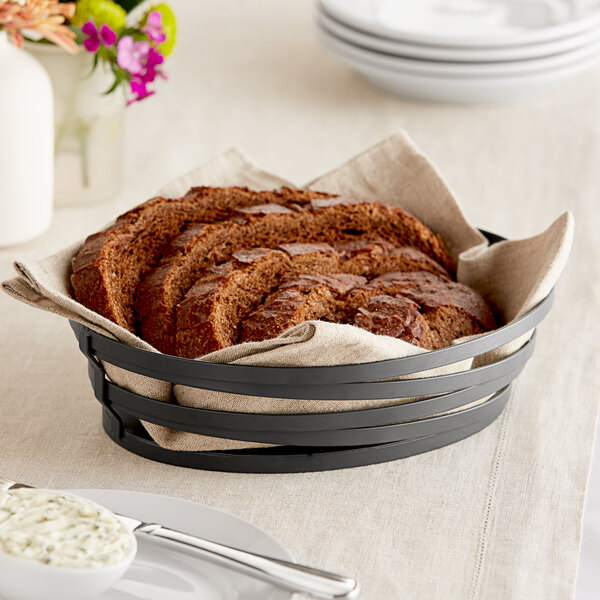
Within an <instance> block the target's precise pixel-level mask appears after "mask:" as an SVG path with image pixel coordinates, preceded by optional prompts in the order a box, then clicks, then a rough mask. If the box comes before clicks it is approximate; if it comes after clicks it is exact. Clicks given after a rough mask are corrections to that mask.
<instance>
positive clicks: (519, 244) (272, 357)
mask: <svg viewBox="0 0 600 600" xmlns="http://www.w3.org/2000/svg"><path fill="white" fill-rule="evenodd" d="M193 185H219V186H227V185H247V186H248V187H252V188H254V189H269V188H273V187H280V186H281V185H290V186H293V184H290V183H289V182H286V181H284V180H283V179H281V178H279V177H276V176H274V175H271V174H269V173H267V172H264V171H262V170H260V169H258V168H257V167H256V166H255V165H253V164H252V163H251V162H250V161H249V160H248V158H246V157H245V155H244V154H243V153H242V152H240V151H239V150H231V151H229V152H228V153H226V154H224V155H223V156H221V157H218V158H216V159H214V160H212V161H210V162H209V163H207V164H205V165H203V166H201V167H199V168H198V169H195V170H194V171H192V172H190V173H188V174H186V175H184V176H183V177H181V178H179V179H177V180H176V181H174V182H172V183H171V184H169V185H167V186H165V187H164V188H163V189H161V190H160V191H159V192H158V194H159V195H165V196H171V197H173V196H179V195H182V194H184V193H185V192H186V191H187V189H188V188H189V187H191V186H193ZM308 187H310V188H312V189H318V190H323V191H328V192H334V193H340V194H346V195H350V196H364V197H368V198H373V199H377V200H380V201H383V202H388V203H390V204H393V205H394V206H398V207H400V208H403V209H405V210H407V211H408V212H410V213H412V214H414V215H415V216H417V217H418V218H420V219H421V220H423V222H425V223H426V224H427V225H429V226H430V227H431V228H432V229H433V230H434V231H436V232H438V233H439V234H440V235H441V236H442V238H443V239H444V242H445V244H446V246H447V248H448V250H449V252H450V253H451V255H452V256H453V258H454V259H455V260H456V261H457V264H458V272H457V277H458V280H459V281H461V282H463V283H466V284H468V285H470V286H472V287H474V288H475V289H477V290H478V291H479V292H480V293H481V294H483V295H484V297H485V298H486V299H487V300H488V301H489V302H490V303H491V304H492V305H493V306H495V307H496V308H497V310H498V311H499V312H500V314H501V315H502V316H503V318H504V319H505V321H506V322H510V321H512V320H514V319H516V318H518V317H519V316H521V315H523V314H525V313H526V312H527V311H529V310H530V309H531V308H533V307H534V306H535V305H536V304H537V303H538V302H539V301H540V300H542V299H543V298H544V297H545V296H546V295H547V294H548V292H549V291H550V290H551V289H552V287H553V286H554V285H555V284H556V282H557V280H558V278H559V276H560V273H561V272H562V269H563V268H564V266H565V263H566V260H567V258H568V254H569V251H570V246H571V241H572V236H573V218H572V216H571V214H570V213H568V212H567V213H565V214H563V215H562V216H561V217H559V218H558V219H557V220H556V221H555V222H554V223H553V224H552V225H551V226H550V227H549V228H548V229H547V230H546V231H544V232H542V233H540V234H538V235H535V236H534V237H531V238H528V239H524V240H517V241H506V242H501V243H499V244H495V245H493V246H491V247H489V246H488V244H487V241H486V240H485V238H484V237H483V236H482V235H481V233H480V232H479V231H477V229H476V228H475V227H473V226H472V225H471V224H470V223H469V222H468V220H467V219H466V217H465V215H464V214H463V212H462V210H461V208H460V206H459V205H458V203H457V201H456V200H455V198H454V197H453V195H452V194H451V192H450V191H449V189H448V187H447V185H446V184H445V183H444V181H443V179H442V178H441V176H440V175H439V173H438V172H437V171H436V169H435V168H434V167H433V166H432V164H431V163H430V162H429V161H428V160H427V159H426V157H425V156H424V155H423V154H421V153H420V152H419V151H418V150H417V149H416V148H415V146H414V145H413V144H412V142H411V141H410V140H409V139H408V137H407V136H406V135H405V134H404V133H398V134H396V135H393V136H391V137H390V138H388V139H386V140H384V141H383V142H381V143H379V144H377V145H376V146H374V147H372V148H370V149H368V150H366V151H365V152H363V153H362V154H360V155H359V156H357V157H355V158H353V159H351V160H350V161H349V162H347V163H345V164H344V165H342V166H341V167H339V168H337V169H335V170H334V171H332V172H330V173H328V174H326V175H324V176H322V177H320V178H318V179H316V180H314V181H312V182H311V183H310V184H309V185H308ZM82 243H83V242H79V243H78V244H75V245H73V246H71V247H69V248H67V249H65V250H63V251H61V252H59V253H57V254H55V255H53V256H51V257H49V258H47V259H45V260H43V261H40V262H38V263H31V264H28V263H22V262H17V263H15V267H16V269H17V272H18V274H19V276H18V277H17V278H15V279H12V280H10V281H6V282H4V283H3V284H2V287H3V289H4V290H5V291H6V292H8V293H9V294H10V295H12V296H13V297H15V298H17V299H19V300H21V301H23V302H26V303H28V304H31V305H32V306H36V307H38V308H42V309H44V310H49V311H51V312H55V313H58V314H62V315H64V316H66V317H68V318H70V319H73V320H76V321H79V322H80V323H83V324H85V325H88V326H89V327H91V328H93V329H95V330H96V331H100V332H101V333H104V334H105V335H108V336H110V337H113V338H115V339H118V340H120V341H122V342H124V343H127V344H131V345H134V346H137V347H140V348H145V349H148V350H152V351H156V350H154V349H153V348H152V347H150V346H149V345H148V344H147V343H146V342H144V341H143V340H141V339H140V338H138V337H136V336H135V335H133V334H131V333H130V332H128V331H126V330H124V329H123V328H121V327H119V326H118V325H116V324H114V323H112V322H111V321H108V320H107V319H105V318H104V317H101V316H100V315H97V314H96V313H93V312H91V311H89V310H88V309H86V308H85V307H84V306H82V305H80V304H79V303H77V302H76V301H75V300H74V299H73V297H72V295H71V287H70V282H69V276H70V273H71V259H72V257H73V256H74V255H75V254H76V253H77V251H78V250H79V248H80V247H81V244H82ZM528 337H529V335H526V336H522V337H521V338H520V339H519V340H516V341H515V342H512V343H511V344H507V345H506V346H505V347H503V348H500V349H498V350H496V351H494V352H491V353H488V354H486V355H485V356H482V357H477V358H476V359H475V362H474V365H473V366H478V365H480V364H484V363H487V362H491V361H493V360H497V359H498V358H501V357H503V356H506V355H508V354H510V353H511V352H514V351H515V350H516V349H518V348H519V347H520V346H521V345H522V344H523V343H524V341H525V340H526V339H527V338H528ZM458 342H460V340H459V341H458ZM421 352H424V350H422V349H421V348H418V347H417V346H413V345H411V344H407V343H405V342H402V341H401V340H397V339H394V338H388V337H386V336H377V335H374V334H371V333H369V332H367V331H364V330H360V329H358V328H355V327H353V326H350V325H339V324H330V323H324V322H309V323H304V324H301V325H298V326H297V327H295V328H292V329H290V330H289V331H287V332H286V333H284V334H283V335H282V336H280V337H279V338H277V339H276V340H268V341H265V342H255V343H248V344H241V345H238V346H235V347H232V348H226V349H224V350H220V351H218V352H214V353H212V354H210V355H207V356H205V357H203V358H202V360H210V361H214V362H221V363H232V364H244V365H256V366H259V365H262V366H322V365H332V364H351V363H355V362H371V361H376V360H384V359H389V358H400V357H403V356H409V355H412V354H417V353H421ZM104 366H105V368H106V371H107V374H108V376H109V377H110V378H111V379H112V380H113V381H114V382H115V383H117V384H118V385H120V386H122V387H124V388H126V389H129V390H131V391H134V392H136V393H140V394H143V395H146V396H149V397H151V398H155V399H160V400H168V399H170V398H171V397H172V396H173V397H174V399H175V400H176V401H177V402H179V403H180V404H183V405H186V406H194V407H200V408H207V409H211V410H228V411H237V412H257V413H258V412H261V413H286V414H292V413H303V412H324V411H333V410H360V409H364V408H374V407H376V406H387V405H392V404H399V403H403V402H407V401H410V400H414V399H396V400H385V401H373V400H357V401H342V402H337V401H328V402H319V401H302V400H281V399H273V398H255V397H248V396H240V395H236V394H224V393H219V392H213V391H208V390H200V389H196V388H189V387H186V386H174V388H173V390H172V389H171V385H170V384H169V383H167V382H162V381H158V380H155V379H151V378H148V377H143V376H140V375H135V374H132V373H130V372H128V371H124V370H122V369H119V368H117V367H114V366H112V365H108V364H105V365H104ZM470 366H471V361H463V362H460V363H455V364H453V365H449V366H448V367H445V368H443V369H435V370H432V371H430V372H427V373H426V375H428V376H432V375H437V374H443V373H447V372H453V371H460V370H465V369H468V368H470ZM424 375H425V374H423V373H421V374H417V376H424ZM145 426H146V428H147V429H148V431H149V433H150V435H151V436H152V437H153V438H154V439H155V441H156V442H157V443H159V444H160V445H162V446H165V447H167V448H171V449H178V450H195V451H198V450H210V449H225V448H240V447H253V446H257V444H252V443H246V442H236V441H232V440H221V439H216V438H210V437H207V436H201V435H198V434H191V433H186V432H180V431H174V430H170V429H167V428H164V427H160V426H158V425H154V424H150V423H145Z"/></svg>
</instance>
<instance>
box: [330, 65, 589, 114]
mask: <svg viewBox="0 0 600 600" xmlns="http://www.w3.org/2000/svg"><path fill="white" fill-rule="evenodd" d="M337 56H338V58H339V59H340V61H341V62H343V63H344V64H346V65H347V66H349V67H350V68H351V69H352V70H353V71H355V72H356V73H358V74H359V75H360V76H361V77H363V78H364V79H365V80H367V81H368V82H369V83H371V84H373V85H375V86H376V87H378V88H381V89H383V90H385V91H388V92H391V93H393V94H397V95H401V96H407V97H409V98H417V99H419V100H431V101H434V102H461V103H480V102H504V101H507V100H515V99H517V98H522V97H525V96H530V95H532V94H534V93H536V92H539V91H540V90H542V89H545V88H548V87H550V86H552V85H556V84H558V83H559V82H561V81H562V80H563V79H565V78H567V77H570V76H572V75H575V74H577V73H579V72H581V71H583V70H585V69H587V68H589V67H591V66H593V65H594V64H596V63H598V62H599V60H598V59H599V57H598V55H595V56H593V57H591V58H588V59H587V60H581V61H579V62H576V63H574V64H572V65H569V66H566V67H560V68H557V69H550V70H548V71H542V72H539V73H533V74H529V75H516V76H512V77H500V76H499V77H491V78H476V77H433V76H431V75H423V74H419V73H411V72H407V71H402V70H390V69H385V68H381V67H377V66H375V65H373V64H370V63H366V62H363V61H359V60H357V59H355V58H350V57H348V56H347V55H345V54H339V55H337Z"/></svg>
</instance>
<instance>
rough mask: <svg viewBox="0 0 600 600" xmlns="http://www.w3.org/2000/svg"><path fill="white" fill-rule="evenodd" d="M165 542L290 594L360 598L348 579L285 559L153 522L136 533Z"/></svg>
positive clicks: (355, 586) (139, 528) (351, 599)
mask: <svg viewBox="0 0 600 600" xmlns="http://www.w3.org/2000/svg"><path fill="white" fill-rule="evenodd" d="M135 531H136V533H137V532H141V533H145V534H147V535H151V536H153V537H157V538H160V539H162V540H165V541H167V542H171V543H173V544H177V545H178V546H181V545H184V546H186V547H187V548H188V549H191V550H192V551H194V552H197V553H199V554H200V555H202V557H203V558H205V559H206V560H210V561H211V562H214V563H216V564H220V565H223V566H225V567H227V568H230V569H234V570H236V571H239V572H240V573H245V574H247V575H250V576H251V577H255V578H256V579H262V580H263V581H267V582H269V583H272V584H273V585H276V586H279V587H282V588H285V589H287V590H290V591H292V592H303V593H305V594H310V595H311V596H314V597H315V598H323V599H326V600H331V599H332V598H335V599H337V600H354V599H355V598H358V596H359V595H360V586H359V585H358V583H357V582H356V581H355V580H354V579H351V578H350V577H343V576H341V575H335V574H334V573H328V572H327V571H321V570H319V569H313V568H311V567H305V566H303V565H297V564H295V563H291V562H288V561H285V560H279V559H276V558H269V557H267V556H261V555H259V554H253V553H252V552H245V551H244V550H238V549H236V548H230V547H229V546H223V545H222V544H217V543H216V542H210V541H208V540H204V539H201V538H197V537H195V536H193V535H188V534H187V533H182V532H180V531H175V530H173V529H168V528H167V527H163V526H162V525H158V524H156V523H144V524H143V525H141V526H140V527H138V528H137V529H136V530H135Z"/></svg>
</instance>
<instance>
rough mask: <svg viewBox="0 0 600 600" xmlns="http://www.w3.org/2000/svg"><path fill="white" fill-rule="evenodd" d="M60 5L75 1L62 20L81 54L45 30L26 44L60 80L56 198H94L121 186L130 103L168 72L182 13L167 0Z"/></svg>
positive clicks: (66, 201) (83, 0)
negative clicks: (67, 49)
mask: <svg viewBox="0 0 600 600" xmlns="http://www.w3.org/2000/svg"><path fill="white" fill-rule="evenodd" d="M23 1H24V2H25V3H30V2H34V1H37V2H41V3H49V2H50V0H23ZM1 3H2V0H0V4H1ZM54 5H55V6H58V7H59V10H64V9H63V8H62V7H66V6H72V9H69V10H68V11H65V12H64V21H63V23H62V24H63V26H64V29H65V30H66V31H63V33H64V34H65V35H66V36H67V38H68V40H69V41H68V43H69V44H70V45H72V46H73V47H74V48H75V49H76V50H77V49H78V50H79V52H78V54H77V56H71V55H69V54H66V53H64V52H63V53H60V52H58V51H57V48H56V47H55V46H54V45H52V44H49V43H47V41H46V39H44V38H47V36H41V32H37V36H34V35H33V34H32V35H28V34H27V33H26V34H25V39H26V40H29V41H26V44H25V45H26V48H27V50H28V51H30V52H31V53H32V54H33V55H34V56H35V57H36V58H37V59H38V60H39V61H40V62H41V63H42V64H43V65H44V67H45V68H46V70H47V71H48V73H49V74H50V77H51V80H52V85H53V88H54V108H55V118H54V120H55V131H56V136H55V137H56V139H55V165H56V166H55V198H56V203H57V204H61V205H81V204H89V203H93V202H97V201H101V200H104V199H107V198H110V197H113V196H114V195H115V194H116V193H118V191H119V189H120V186H121V181H122V173H123V146H124V143H123V142H124V129H125V108H126V106H130V105H132V104H134V103H136V104H137V102H138V101H140V100H143V99H146V98H149V97H151V96H153V95H154V94H155V92H156V90H157V89H158V87H159V82H161V81H164V80H165V79H167V73H166V70H165V66H166V62H167V61H168V59H167V57H168V56H169V55H170V54H171V51H172V50H173V47H174V45H175V39H176V20H175V15H174V14H173V11H172V10H171V8H170V7H169V6H168V5H167V4H165V3H164V2H160V1H159V0H156V1H155V2H151V1H148V0H146V1H144V2H142V1H140V0H114V1H113V0H77V1H76V2H74V3H72V4H67V3H62V2H61V3H57V0H54ZM33 39H35V42H32V41H31V40H33Z"/></svg>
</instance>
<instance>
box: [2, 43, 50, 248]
mask: <svg viewBox="0 0 600 600" xmlns="http://www.w3.org/2000/svg"><path fill="white" fill-rule="evenodd" d="M0 82H1V83H0V246H11V245H13V244H18V243H20V242H25V241H27V240H30V239H32V238H34V237H36V236H38V235H40V234H41V233H42V232H44V231H45V230H46V229H47V228H48V226H49V225H50V222H51V220H52V205H53V187H54V128H53V118H52V113H53V100H52V86H51V84H50V78H49V77H48V74H47V73H46V71H45V70H44V68H43V67H42V65H40V63H39V62H38V61H37V60H36V59H35V58H34V57H33V56H31V55H29V54H28V53H27V52H25V51H24V50H19V49H18V48H16V47H15V46H13V44H12V43H11V42H9V40H8V39H7V36H6V32H4V31H0Z"/></svg>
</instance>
